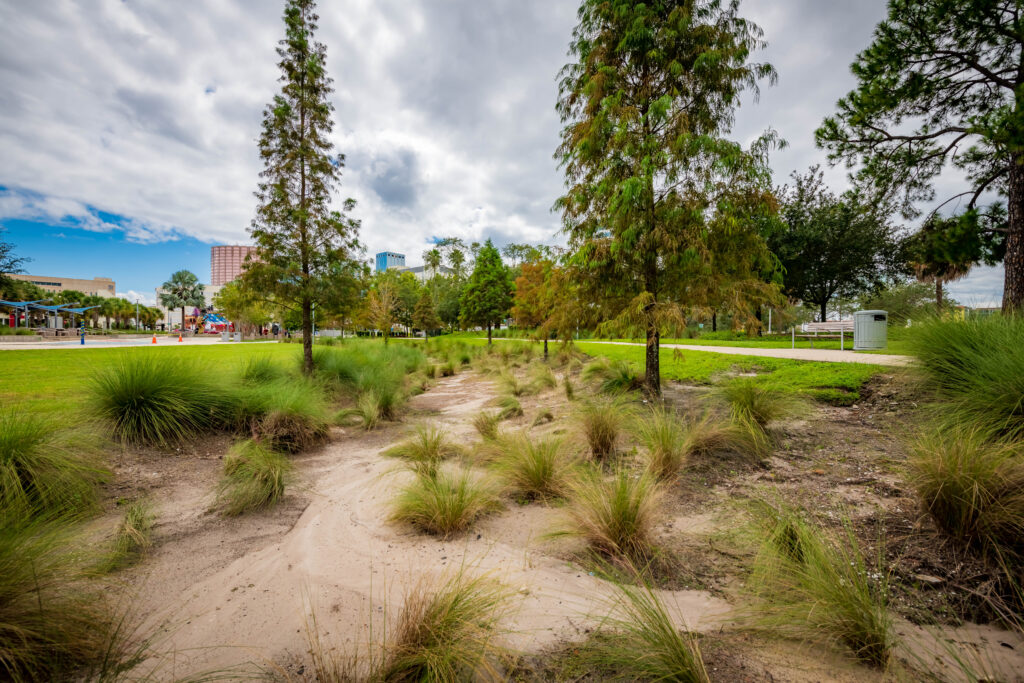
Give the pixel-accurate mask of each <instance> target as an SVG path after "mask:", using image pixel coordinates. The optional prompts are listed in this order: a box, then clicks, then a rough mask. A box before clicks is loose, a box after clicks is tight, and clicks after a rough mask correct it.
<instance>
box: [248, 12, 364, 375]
mask: <svg viewBox="0 0 1024 683" xmlns="http://www.w3.org/2000/svg"><path fill="white" fill-rule="evenodd" d="M315 6H316V3H315V2H314V1H313V0H288V2H287V4H286V5H285V10H284V23H285V38H284V40H282V41H281V42H280V43H279V46H278V48H277V54H278V56H279V57H280V59H281V61H280V62H278V66H279V67H280V69H281V78H280V82H281V83H282V84H283V85H282V87H281V92H280V94H278V95H276V96H275V97H274V101H273V102H272V103H270V104H269V105H267V108H266V109H265V110H264V112H263V132H262V134H261V135H260V140H259V148H260V157H261V158H262V159H263V165H264V167H263V172H262V173H261V174H260V177H261V178H262V181H261V182H260V185H259V191H257V192H256V197H257V198H258V200H259V208H258V209H257V211H256V218H255V219H254V220H253V222H252V228H251V229H250V231H249V232H250V234H251V235H252V237H253V240H254V241H255V243H256V256H255V258H252V259H250V261H249V263H248V266H247V268H246V272H245V274H244V276H243V281H244V283H245V285H246V286H247V287H249V288H251V289H252V290H253V291H255V292H258V293H259V294H261V295H262V296H265V297H267V298H272V299H273V300H274V301H275V303H277V304H278V305H280V306H282V307H284V308H288V309H291V310H297V311H298V312H299V314H300V316H301V321H302V352H303V367H304V369H305V371H306V373H307V374H308V373H312V371H313V304H314V303H315V302H317V301H321V300H327V299H329V298H331V294H332V292H333V291H335V290H336V289H337V286H338V285H337V282H335V281H334V280H336V279H337V278H338V277H339V276H342V275H345V274H348V275H347V276H351V277H354V276H355V273H356V272H357V270H358V269H357V268H355V267H350V265H351V263H352V262H353V261H354V260H355V258H356V256H357V255H358V253H360V252H361V249H362V247H361V246H360V244H359V241H358V234H359V221H357V220H355V219H353V218H349V217H348V216H347V213H348V212H350V211H351V210H352V209H353V207H354V206H355V201H353V200H352V199H347V200H345V202H344V204H343V209H342V210H340V211H339V210H336V209H333V208H332V207H331V194H332V192H333V191H334V190H335V189H336V188H337V186H338V185H339V184H340V181H341V169H342V168H343V167H344V165H345V157H344V155H342V154H334V153H333V145H332V144H331V143H330V141H329V139H328V137H329V135H330V132H331V128H332V127H333V123H332V121H331V113H332V112H333V111H334V107H333V106H332V105H331V103H330V100H329V99H328V98H329V95H330V94H331V92H332V91H333V89H332V88H331V82H332V81H331V79H330V78H328V77H327V70H326V56H327V48H326V47H324V45H323V44H322V43H318V42H316V41H315V40H314V38H313V32H314V31H315V30H316V28H317V24H316V21H317V15H316V13H315ZM339 274H340V275H339Z"/></svg>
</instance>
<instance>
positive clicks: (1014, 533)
mask: <svg viewBox="0 0 1024 683" xmlns="http://www.w3.org/2000/svg"><path fill="white" fill-rule="evenodd" d="M910 451H911V454H910V458H909V460H908V462H907V465H908V468H909V471H910V482H911V485H912V486H913V487H914V489H915V491H916V492H917V496H918V498H919V499H920V501H921V506H922V508H923V509H924V511H925V512H926V513H927V514H928V515H930V516H931V518H932V520H934V522H935V525H936V526H937V527H938V528H939V529H940V530H942V531H943V532H945V533H947V534H949V535H950V536H951V537H953V538H954V539H956V540H958V541H960V542H962V543H964V544H965V545H968V546H972V547H974V548H976V549H978V550H980V551H981V552H982V553H984V554H986V555H990V556H993V557H995V558H996V559H998V560H1000V561H1001V562H1003V563H1009V564H1018V563H1019V562H1021V561H1024V444H1022V443H1021V442H1017V441H1010V440H1007V439H1005V438H1000V437H999V436H996V435H993V433H992V432H991V431H989V430H986V429H982V428H979V427H976V426H972V425H969V424H968V425H964V424H955V423H954V424H952V425H945V426H943V425H939V426H936V427H933V428H932V429H929V430H928V431H927V432H924V433H922V434H920V435H919V436H918V437H917V438H916V439H915V440H914V441H913V443H912V444H911V447H910Z"/></svg>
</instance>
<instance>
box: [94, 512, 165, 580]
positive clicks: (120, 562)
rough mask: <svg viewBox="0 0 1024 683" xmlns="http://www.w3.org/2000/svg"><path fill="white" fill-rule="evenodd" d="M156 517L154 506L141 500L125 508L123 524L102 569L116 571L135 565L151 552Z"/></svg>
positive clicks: (121, 523) (120, 524)
mask: <svg viewBox="0 0 1024 683" xmlns="http://www.w3.org/2000/svg"><path fill="white" fill-rule="evenodd" d="M155 520H156V516H155V515H154V513H153V504H152V503H151V502H150V501H148V500H146V499H144V498H141V499H139V500H134V501H132V502H130V503H128V505H127V506H126V507H125V509H124V513H123V514H122V516H121V522H120V523H119V524H118V526H117V531H115V532H114V539H113V541H112V543H111V548H110V553H109V555H107V557H106V558H105V559H104V562H103V565H102V567H101V568H102V569H103V570H104V571H114V570H117V569H121V568H123V567H127V566H128V565H130V564H133V563H134V562H135V561H137V560H138V559H139V558H141V557H143V556H144V555H145V554H146V553H148V552H149V549H150V548H151V547H152V545H153V539H152V535H153V523H154V521H155Z"/></svg>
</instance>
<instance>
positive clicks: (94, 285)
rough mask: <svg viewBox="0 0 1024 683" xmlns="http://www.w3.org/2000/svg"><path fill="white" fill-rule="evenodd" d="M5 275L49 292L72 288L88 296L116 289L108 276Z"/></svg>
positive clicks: (110, 293)
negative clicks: (85, 277) (89, 278)
mask: <svg viewBox="0 0 1024 683" xmlns="http://www.w3.org/2000/svg"><path fill="white" fill-rule="evenodd" d="M7 277H9V278H11V279H13V280H22V281H24V282H29V283H31V284H33V285H35V286H36V287H39V288H40V289H42V290H43V291H45V292H48V293H50V294H56V293H58V292H64V291H68V290H73V291H76V292H82V293H83V294H86V295H88V296H114V294H115V292H116V291H117V287H116V286H115V285H114V281H113V280H111V279H110V278H109V277H94V278H93V279H91V280H83V279H81V278H74V277H51V276H49V275H22V274H20V273H8V275H7Z"/></svg>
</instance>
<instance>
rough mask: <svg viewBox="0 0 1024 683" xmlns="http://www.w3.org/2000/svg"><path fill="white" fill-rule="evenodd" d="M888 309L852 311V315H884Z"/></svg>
mask: <svg viewBox="0 0 1024 683" xmlns="http://www.w3.org/2000/svg"><path fill="white" fill-rule="evenodd" d="M887 313H888V311H854V313H853V314H854V315H886V314H887Z"/></svg>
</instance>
